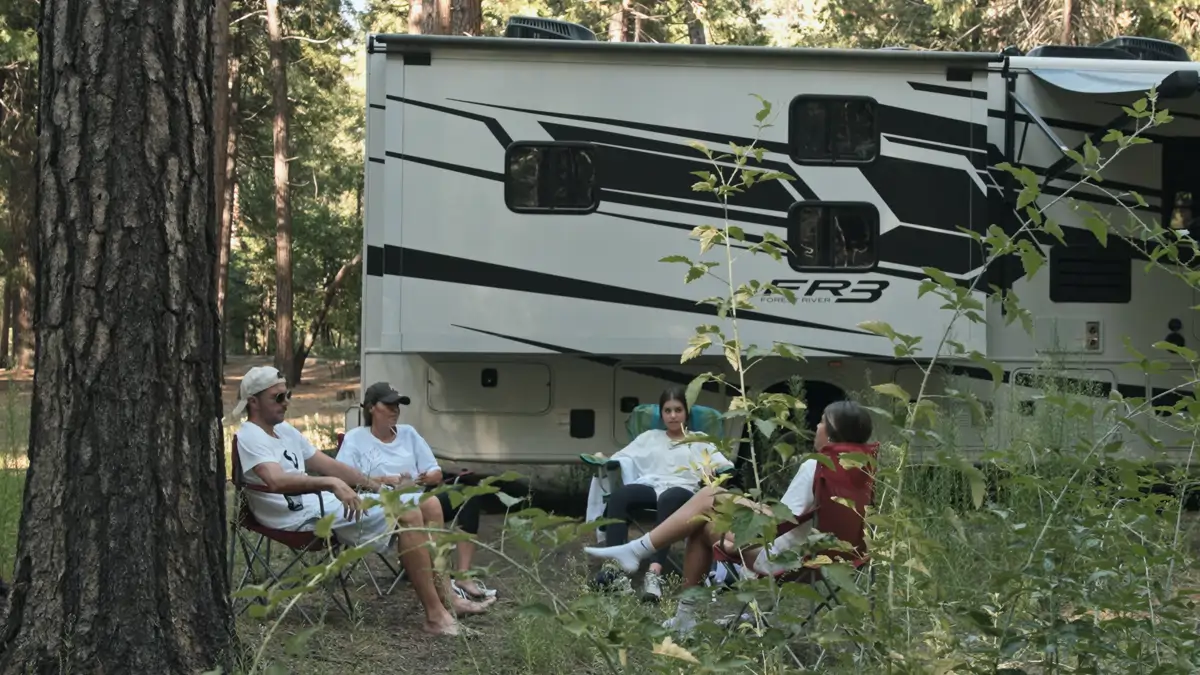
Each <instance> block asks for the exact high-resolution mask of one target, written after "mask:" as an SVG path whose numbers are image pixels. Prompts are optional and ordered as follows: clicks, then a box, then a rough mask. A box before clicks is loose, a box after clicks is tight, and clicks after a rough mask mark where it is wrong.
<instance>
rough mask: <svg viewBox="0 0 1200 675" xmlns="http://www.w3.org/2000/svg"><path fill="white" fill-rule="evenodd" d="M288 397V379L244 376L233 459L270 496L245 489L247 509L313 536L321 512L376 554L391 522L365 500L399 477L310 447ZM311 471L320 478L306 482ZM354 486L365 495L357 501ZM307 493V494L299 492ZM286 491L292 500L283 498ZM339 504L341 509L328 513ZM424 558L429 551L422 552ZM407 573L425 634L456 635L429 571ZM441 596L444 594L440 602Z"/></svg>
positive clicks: (271, 372) (269, 372)
mask: <svg viewBox="0 0 1200 675" xmlns="http://www.w3.org/2000/svg"><path fill="white" fill-rule="evenodd" d="M291 397H292V393H291V392H290V391H289V390H288V388H287V380H285V379H284V377H283V375H282V374H281V373H280V372H279V371H278V370H276V369H275V368H271V367H265V366H264V367H256V368H251V369H250V371H249V372H247V373H246V375H245V377H243V378H242V383H241V387H240V389H239V393H238V403H237V406H236V407H234V409H233V417H234V418H237V417H240V416H241V415H242V414H243V413H246V415H247V420H246V423H245V424H243V425H242V426H241V428H239V429H238V431H237V447H238V458H239V459H240V460H241V464H242V471H243V472H244V475H245V480H246V482H247V483H248V484H251V485H260V486H265V487H266V488H267V490H269V492H259V491H257V490H247V491H246V497H247V499H248V500H249V504H250V509H251V511H253V513H254V517H255V518H257V519H258V521H259V522H261V523H262V524H263V525H265V526H267V527H271V528H275V529H278V530H292V531H311V530H313V529H315V527H316V523H317V521H318V520H320V519H321V514H322V505H323V506H324V512H325V513H326V514H329V513H333V514H334V521H333V531H334V534H335V535H336V536H337V538H338V541H340V542H342V543H343V544H346V545H349V546H357V545H364V546H368V547H370V548H372V549H373V550H375V551H378V552H381V553H382V552H384V551H386V550H387V549H388V546H389V543H390V540H391V534H392V532H393V531H394V528H393V523H392V522H390V521H389V519H388V517H387V514H386V513H385V512H384V510H383V507H382V506H373V507H371V508H370V509H366V510H363V508H362V498H363V497H377V496H378V492H379V490H380V489H381V487H382V486H384V485H388V486H391V487H398V486H403V485H405V484H407V483H410V482H411V481H407V480H406V477H402V476H381V477H378V478H374V479H373V478H370V477H368V476H366V475H364V474H363V473H362V472H361V471H359V470H358V469H356V468H354V467H352V466H350V465H348V464H345V463H343V462H339V461H337V460H336V459H334V458H332V457H330V456H329V455H326V454H325V453H322V452H317V449H316V448H314V447H313V446H312V444H311V443H309V442H308V439H306V438H305V437H304V435H303V434H301V433H300V432H299V431H298V430H297V429H296V428H295V427H293V426H292V425H290V424H288V423H287V422H284V421H283V420H284V416H285V414H286V413H287V408H288V401H289V400H290V399H291ZM307 468H311V469H312V470H314V471H316V472H317V473H319V474H321V475H320V476H309V475H308V474H307V473H306V472H305V471H306V469H307ZM355 488H358V489H361V490H363V491H364V494H362V495H360V494H359V493H358V492H357V491H356V489H355ZM301 492H310V493H311V494H298V493H301ZM284 493H289V494H292V495H295V496H288V494H284ZM339 502H340V503H341V505H342V508H341V509H334V508H331V507H333V506H334V505H335V504H337V503H339ZM423 552H424V553H425V555H426V556H428V551H423ZM423 568H424V569H422V570H420V571H417V572H415V573H414V572H413V571H410V575H411V576H412V582H413V586H414V589H415V590H416V591H417V595H418V596H419V597H420V598H421V600H422V604H423V605H424V606H425V626H424V628H425V630H426V631H428V632H430V633H434V634H440V635H455V634H457V632H458V628H457V623H456V622H455V619H454V616H453V615H452V614H450V612H449V611H448V610H447V609H446V606H445V605H444V604H443V602H442V601H439V600H442V599H443V598H444V596H445V595H446V594H445V593H444V592H443V593H439V592H438V591H441V590H444V589H441V588H434V585H435V584H434V581H433V578H432V575H431V574H429V572H430V571H431V566H430V565H429V564H428V563H426V564H425V565H424V566H423ZM439 596H442V597H441V598H440V597H439ZM451 602H452V605H453V607H454V609H455V611H456V612H457V613H459V614H464V613H465V614H474V613H478V612H481V611H483V609H484V608H485V607H486V605H484V604H482V603H472V602H467V601H464V600H462V599H461V598H458V597H457V596H454V597H452V598H451Z"/></svg>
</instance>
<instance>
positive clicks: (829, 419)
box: [583, 401, 878, 633]
mask: <svg viewBox="0 0 1200 675" xmlns="http://www.w3.org/2000/svg"><path fill="white" fill-rule="evenodd" d="M871 432H872V425H871V415H870V413H868V412H867V410H866V409H865V408H863V407H862V406H860V405H858V404H857V403H855V402H853V401H838V402H836V403H831V404H830V405H829V406H828V407H826V408H825V410H824V412H823V414H822V415H821V422H820V423H819V424H818V425H817V433H816V435H815V437H814V438H813V447H814V449H815V450H816V451H817V452H819V453H821V454H823V455H826V456H828V457H829V458H830V459H831V460H833V464H834V466H835V467H837V468H835V469H832V470H830V469H827V468H825V467H822V466H821V465H819V464H818V462H817V460H815V459H809V460H806V461H805V462H804V463H802V464H801V465H800V468H799V469H798V470H797V471H796V476H795V477H794V478H793V479H792V482H791V484H790V485H789V486H788V489H787V491H786V492H785V493H784V495H783V498H782V499H781V500H780V501H781V502H782V503H783V504H784V505H785V506H787V507H788V509H789V510H790V511H791V512H792V514H793V516H795V518H794V520H792V521H788V522H787V523H784V524H782V525H780V526H779V529H778V531H777V534H776V538H775V540H774V541H773V542H772V544H771V546H770V547H769V549H764V548H747V549H745V550H742V551H740V552H739V551H738V550H737V547H736V546H735V545H734V542H733V535H732V534H731V533H723V532H717V531H716V528H714V527H713V525H712V523H711V522H710V521H709V520H708V519H706V518H703V517H702V516H705V515H707V514H711V513H712V512H713V507H714V504H715V501H716V500H717V499H718V498H720V495H721V493H722V492H723V490H721V489H720V488H713V487H706V488H704V489H703V490H700V491H699V492H698V493H696V495H695V496H694V497H692V498H691V499H690V500H689V501H688V502H687V503H686V504H684V505H683V506H682V507H681V508H679V509H678V510H677V511H675V513H674V514H673V515H671V517H670V518H666V519H665V520H662V521H659V525H658V527H655V528H654V529H653V530H651V531H650V532H648V533H646V535H645V536H643V537H641V538H640V539H637V540H636V541H632V542H629V543H627V544H624V545H622V546H612V547H608V548H597V547H588V548H585V549H583V550H584V552H585V553H587V554H588V555H590V556H593V557H597V558H603V559H606V560H608V561H612V562H614V563H616V565H617V567H619V568H620V569H623V570H625V571H627V572H632V571H633V570H636V569H637V568H638V567H639V565H640V564H641V561H642V560H645V559H646V558H650V557H652V556H655V555H657V554H658V551H660V550H662V549H666V548H667V547H669V546H670V545H671V544H673V543H675V542H677V541H683V540H684V539H687V540H688V545H687V554H686V556H685V558H684V565H683V576H684V582H683V585H684V588H690V587H692V586H698V585H700V583H701V582H702V581H703V578H704V574H705V573H706V572H708V570H709V567H710V566H711V565H712V558H713V546H714V545H716V544H717V543H718V542H720V543H721V545H722V549H723V552H725V553H731V554H734V555H737V556H739V557H740V558H741V559H742V560H744V561H746V562H747V563H749V567H750V570H749V571H751V572H752V573H755V574H760V575H772V574H778V573H781V572H783V571H785V570H786V569H787V566H783V565H780V564H779V563H776V562H774V561H773V560H771V558H776V557H777V556H779V555H780V554H781V553H782V552H784V551H787V550H789V549H794V548H796V547H798V546H799V545H802V544H804V543H805V541H806V539H807V537H808V534H809V533H810V532H811V531H812V529H813V520H812V518H813V515H814V514H815V513H816V509H817V508H818V507H820V508H821V509H822V512H826V511H830V510H831V509H832V510H837V509H839V508H846V509H848V510H849V511H851V512H855V511H858V510H859V509H862V508H864V507H865V505H866V503H867V501H869V495H870V494H871V493H872V490H873V472H872V471H870V470H863V469H858V468H844V467H841V466H840V463H839V456H840V455H842V454H846V453H852V454H857V453H861V454H864V455H867V456H869V457H875V456H876V452H877V450H878V444H877V443H868V441H869V440H870V438H871ZM819 474H820V475H819ZM818 479H819V481H820V483H821V484H822V486H827V485H830V484H834V483H837V484H838V486H837V487H838V489H840V490H842V491H843V493H844V494H856V495H859V496H860V498H861V503H859V504H857V505H856V506H855V507H854V508H850V507H843V506H842V505H840V504H838V503H835V502H831V503H830V504H818V503H817V497H816V492H817V490H816V489H815V487H816V484H817V483H818ZM823 491H826V490H825V489H823ZM724 498H728V495H726V496H725V497H724ZM737 499H738V500H739V501H740V502H741V503H743V504H746V505H747V506H750V507H751V508H756V509H761V508H763V507H762V506H761V505H758V504H755V503H753V502H751V501H749V500H746V499H744V498H741V497H738V498H737ZM826 499H828V496H826ZM829 515H830V516H835V517H834V518H831V519H830V520H831V521H833V520H837V521H840V522H839V523H838V524H839V525H841V527H835V528H834V530H833V531H831V530H829V529H827V528H825V526H824V525H823V526H822V527H823V529H822V530H821V531H823V532H830V533H831V534H836V535H837V536H838V538H839V539H841V540H843V541H847V542H850V543H852V544H854V545H855V546H856V548H857V547H861V546H863V532H862V516H861V514H859V515H858V516H857V517H856V518H855V517H850V518H847V517H844V515H845V514H841V513H838V514H834V513H832V512H831V513H829ZM824 522H825V521H824V520H823V521H822V523H824ZM610 527H611V525H610ZM839 529H841V530H847V531H844V532H839V531H836V530H839ZM848 530H854V531H848ZM852 540H857V541H852ZM694 610H695V604H694V601H691V600H688V599H686V598H685V599H681V600H680V601H679V609H678V610H677V612H676V614H675V616H674V617H672V618H671V619H668V620H667V621H666V622H665V623H664V624H663V627H664V628H667V629H674V630H676V631H678V632H680V633H687V632H690V631H691V630H692V629H693V628H694V627H695V625H696V619H695V617H694Z"/></svg>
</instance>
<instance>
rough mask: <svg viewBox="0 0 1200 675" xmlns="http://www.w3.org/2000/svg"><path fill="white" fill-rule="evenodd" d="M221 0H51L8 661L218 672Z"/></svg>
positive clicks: (45, 0) (227, 620)
mask: <svg viewBox="0 0 1200 675" xmlns="http://www.w3.org/2000/svg"><path fill="white" fill-rule="evenodd" d="M212 3H213V0H176V1H175V2H161V1H158V0H142V1H141V2H140V3H137V4H135V5H134V6H133V7H129V6H127V5H128V3H125V4H122V5H117V4H111V3H110V4H100V3H89V4H87V5H86V6H85V5H81V4H79V3H78V2H76V1H75V0H41V13H42V24H41V40H42V41H41V111H42V115H41V123H40V137H39V144H40V147H39V152H38V155H37V157H38V165H37V176H38V197H37V220H36V224H37V227H36V240H37V245H38V251H37V254H36V255H35V256H34V259H35V260H36V262H37V280H38V284H37V346H38V349H37V356H36V377H35V379H34V387H33V406H32V417H31V420H30V444H29V472H28V474H27V479H26V480H27V483H26V487H25V491H24V496H23V498H22V499H23V510H22V514H21V526H20V537H19V545H18V550H17V560H16V574H15V578H14V579H13V583H12V592H11V603H12V604H11V607H10V613H9V617H8V622H7V624H6V625H5V628H4V632H3V635H2V636H0V673H3V674H4V675H8V674H14V675H15V674H16V673H21V674H25V673H47V674H49V673H56V674H57V673H66V672H69V673H72V674H73V675H90V674H92V673H96V674H99V673H199V672H202V671H204V670H208V669H211V668H214V667H217V666H220V667H222V668H223V669H224V670H225V672H230V669H231V666H233V660H234V656H235V646H236V645H235V637H234V635H233V617H232V615H231V611H230V601H229V581H228V570H227V568H226V565H227V562H226V556H225V554H224V551H225V550H226V549H225V546H226V543H227V541H226V536H227V535H226V527H225V515H226V514H225V511H226V508H225V461H224V454H223V452H222V449H221V444H222V441H221V439H222V433H221V425H220V422H219V418H220V417H221V398H220V397H221V391H220V387H219V386H218V379H217V376H218V370H217V369H218V360H219V355H218V353H217V322H218V318H217V309H216V302H215V297H214V291H215V289H216V284H215V283H214V282H215V280H214V279H213V274H214V270H215V268H216V231H215V224H216V213H215V207H216V199H215V196H214V195H213V191H212V189H213V186H212V181H213V176H214V174H213V167H212V161H213V157H212V155H213V153H212V150H211V149H212V143H213V139H212V111H213V108H212V62H211V59H212V52H211V49H212V43H211V42H210V40H209V35H208V31H209V26H210V25H211V23H210V19H211V13H212Z"/></svg>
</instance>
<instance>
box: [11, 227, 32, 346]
mask: <svg viewBox="0 0 1200 675" xmlns="http://www.w3.org/2000/svg"><path fill="white" fill-rule="evenodd" d="M22 248H23V249H24V251H23V252H22V255H21V257H20V258H19V259H18V262H17V269H18V272H17V296H16V308H15V312H14V313H15V314H16V317H15V320H14V323H13V365H14V366H15V367H17V368H30V367H32V366H33V342H34V335H33V289H32V288H30V287H31V286H33V285H34V283H35V282H34V275H33V273H32V271H31V270H32V269H33V265H34V264H35V263H34V261H33V260H32V258H33V253H32V252H29V250H28V248H29V247H27V246H23V247H22Z"/></svg>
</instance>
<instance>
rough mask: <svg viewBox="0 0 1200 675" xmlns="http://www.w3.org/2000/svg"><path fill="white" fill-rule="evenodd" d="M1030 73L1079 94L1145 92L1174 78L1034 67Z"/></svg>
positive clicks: (1161, 74) (1166, 75)
mask: <svg viewBox="0 0 1200 675" xmlns="http://www.w3.org/2000/svg"><path fill="white" fill-rule="evenodd" d="M1029 72H1030V73H1031V74H1032V75H1033V76H1034V77H1036V78H1038V79H1039V80H1041V81H1043V82H1045V83H1047V84H1051V85H1054V86H1055V87H1058V88H1059V89H1065V90H1067V91H1071V92H1075V93H1079V94H1140V93H1145V92H1148V91H1150V88H1151V87H1153V86H1155V85H1156V84H1160V83H1161V82H1162V81H1163V80H1165V79H1166V78H1167V77H1169V76H1170V75H1171V73H1161V72H1159V73H1147V72H1140V73H1139V72H1112V71H1108V72H1103V71H1098V70H1060V69H1057V68H1031V69H1030V70H1029Z"/></svg>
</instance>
